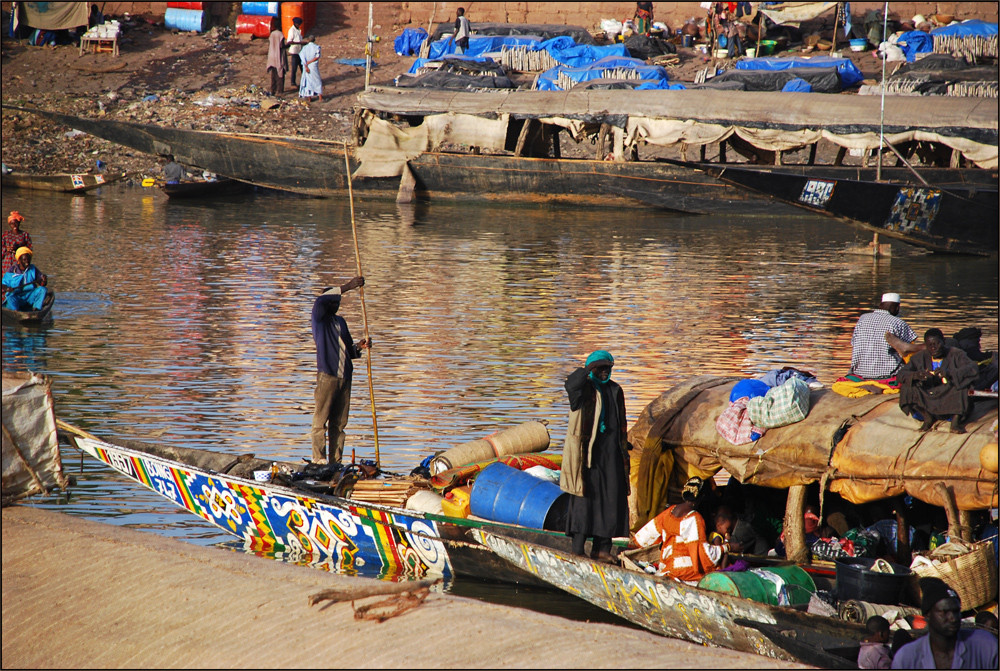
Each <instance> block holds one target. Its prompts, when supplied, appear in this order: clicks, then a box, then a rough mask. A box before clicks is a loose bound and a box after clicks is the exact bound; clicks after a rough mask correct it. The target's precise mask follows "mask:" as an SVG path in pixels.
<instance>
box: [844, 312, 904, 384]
mask: <svg viewBox="0 0 1000 671" xmlns="http://www.w3.org/2000/svg"><path fill="white" fill-rule="evenodd" d="M898 315H899V294H895V293H887V294H882V303H881V305H879V308H878V309H877V310H875V311H873V312H866V313H865V314H863V315H861V317H860V319H858V323H857V325H856V326H855V327H854V334H853V335H852V336H851V373H852V374H854V375H857V376H858V377H861V378H864V379H866V380H885V379H888V378H891V377H893V376H895V375H896V371H898V370H899V369H900V367H901V366H902V365H903V359H902V357H900V356H899V354H897V353H896V350H895V349H893V348H892V347H891V346H890V345H889V343H888V342H887V341H886V334H887V333H888V334H891V335H893V336H896V337H897V338H899V339H900V340H901V341H903V343H905V344H907V345H909V344H910V343H912V342H913V341H914V340H916V339H917V334H916V333H914V332H913V329H911V328H910V327H909V325H908V324H907V323H906V322H904V321H903V320H902V319H900V318H899V317H898ZM915 349H920V348H919V347H915ZM909 353H912V351H909Z"/></svg>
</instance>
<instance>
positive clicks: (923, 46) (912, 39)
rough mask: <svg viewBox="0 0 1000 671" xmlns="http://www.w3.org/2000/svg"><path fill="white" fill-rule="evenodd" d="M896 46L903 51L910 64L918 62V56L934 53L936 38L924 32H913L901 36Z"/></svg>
mask: <svg viewBox="0 0 1000 671" xmlns="http://www.w3.org/2000/svg"><path fill="white" fill-rule="evenodd" d="M896 46H897V47H899V48H900V49H902V50H903V55H905V56H906V61H907V62H908V63H913V62H914V61H915V60H917V54H922V53H928V52H931V51H934V38H933V37H931V36H930V35H928V34H927V33H925V32H924V31H922V30H911V31H909V32H905V33H903V34H902V35H900V36H899V38H898V39H897V40H896Z"/></svg>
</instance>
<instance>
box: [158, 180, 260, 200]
mask: <svg viewBox="0 0 1000 671" xmlns="http://www.w3.org/2000/svg"><path fill="white" fill-rule="evenodd" d="M250 188H251V185H249V184H247V183H245V182H240V181H238V180H235V179H229V178H228V177H220V178H219V179H216V180H205V179H199V180H192V181H190V182H177V183H174V184H171V183H164V184H162V185H160V190H161V191H163V193H164V194H166V196H167V198H181V199H184V198H213V197H217V196H231V195H233V194H237V193H243V192H244V191H247V190H248V189H250Z"/></svg>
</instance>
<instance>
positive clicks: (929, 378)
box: [899, 329, 979, 433]
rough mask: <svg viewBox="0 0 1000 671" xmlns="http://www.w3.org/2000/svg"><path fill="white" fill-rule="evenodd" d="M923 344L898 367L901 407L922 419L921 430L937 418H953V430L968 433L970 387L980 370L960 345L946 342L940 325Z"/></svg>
mask: <svg viewBox="0 0 1000 671" xmlns="http://www.w3.org/2000/svg"><path fill="white" fill-rule="evenodd" d="M924 346H925V348H924V349H923V350H921V351H920V352H917V353H916V354H914V355H913V356H912V357H910V360H909V362H908V363H907V364H906V365H905V366H903V368H902V370H900V371H899V381H900V383H901V385H902V387H901V389H900V393H899V407H900V409H901V410H902V411H903V412H905V413H906V414H907V415H910V416H912V417H914V418H916V419H920V420H922V421H923V423H922V424H921V425H920V431H930V430H931V428H932V427H933V426H934V422H936V421H938V420H942V419H951V432H952V433H965V427H964V423H965V420H966V419H967V418H968V415H969V410H970V409H971V408H972V398H971V397H970V396H969V390H970V389H972V385H973V383H974V382H975V381H976V376H977V375H978V374H979V370H978V368H977V367H976V364H975V363H973V361H972V359H970V358H969V355H967V354H966V353H965V352H963V351H962V350H961V349H959V348H958V347H947V346H946V345H945V344H944V334H943V333H942V332H941V329H928V330H927V333H925V334H924Z"/></svg>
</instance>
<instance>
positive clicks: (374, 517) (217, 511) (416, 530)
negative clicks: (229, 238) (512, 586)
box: [58, 421, 570, 586]
mask: <svg viewBox="0 0 1000 671" xmlns="http://www.w3.org/2000/svg"><path fill="white" fill-rule="evenodd" d="M58 423H59V426H60V428H62V429H63V435H64V436H65V438H66V440H67V441H68V442H69V443H70V444H72V445H74V446H75V447H77V448H78V449H80V450H82V451H83V452H85V453H87V454H89V455H90V456H92V457H94V458H95V459H97V460H98V461H100V462H102V463H104V464H106V465H108V466H110V467H111V468H112V469H114V470H116V471H118V472H119V473H121V474H122V475H124V476H125V477H127V478H128V479H130V480H133V481H134V482H137V483H139V484H140V485H142V486H144V487H147V488H148V489H150V490H152V491H154V492H156V493H157V494H160V495H161V496H163V497H164V498H166V499H167V500H168V501H171V502H172V503H174V504H175V505H178V506H180V507H181V508H184V509H185V510H187V511H188V512H191V513H193V514H195V515H197V516H198V517H201V518H202V519H204V520H205V521H207V522H209V523H210V524H213V525H215V526H216V527H218V528H219V529H221V530H222V531H224V532H226V533H228V534H232V535H233V536H235V537H236V538H239V539H241V540H242V541H243V544H244V546H245V547H246V548H247V549H249V550H253V551H264V552H280V551H287V552H294V553H296V554H298V555H300V556H301V555H312V556H315V557H317V558H320V559H322V560H324V561H326V560H329V562H330V564H331V565H333V566H335V567H336V568H338V569H340V570H345V571H351V570H358V569H361V568H362V567H363V569H364V570H365V571H367V572H377V573H380V574H383V575H389V574H395V575H406V576H411V577H412V576H417V577H419V576H424V575H443V576H463V577H469V578H476V579H481V580H488V581H495V582H509V583H520V584H528V585H535V586H539V585H544V583H541V582H540V581H538V580H537V579H536V578H535V577H534V576H531V575H530V574H527V573H525V572H523V571H520V570H518V569H515V568H513V567H511V566H510V565H509V564H507V562H505V561H502V560H500V559H499V558H497V557H496V556H495V555H493V554H492V553H491V552H490V551H489V550H487V549H486V548H485V547H483V546H482V545H481V544H479V543H477V542H474V540H473V539H472V537H471V531H472V530H473V529H479V528H483V529H491V530H493V531H497V532H503V533H505V534H507V535H509V536H513V537H516V538H523V539H526V540H530V541H532V542H535V543H539V544H543V545H551V546H553V547H559V548H563V549H569V547H570V543H569V539H568V538H567V537H566V536H565V535H563V534H558V533H554V532H548V531H543V530H538V529H528V528H525V527H519V526H515V525H509V524H501V523H495V522H488V521H481V520H473V519H464V518H455V517H448V516H445V515H438V514H433V513H426V512H422V511H418V510H409V509H404V508H398V507H393V506H386V505H378V504H372V503H362V502H359V501H356V500H352V499H349V498H345V497H342V496H334V495H330V494H327V493H322V492H323V491H326V489H327V488H326V487H325V486H323V485H320V484H318V483H315V482H311V481H309V480H308V479H304V480H300V481H292V482H286V481H281V482H283V483H284V484H282V483H279V482H277V481H275V482H261V481H258V480H256V479H255V478H254V471H261V470H263V471H266V470H270V469H271V466H272V464H274V463H275V462H273V461H270V460H264V459H257V458H255V457H254V456H253V455H245V456H241V457H236V456H234V455H230V454H224V453H219V452H211V451H208V450H199V449H193V448H175V447H167V446H161V445H152V444H148V443H143V442H138V441H132V440H118V441H116V442H114V443H112V442H108V441H104V440H100V439H98V438H96V437H95V436H92V435H90V434H88V433H87V432H85V431H82V430H80V429H78V428H75V427H72V426H71V425H68V424H66V423H64V422H61V421H60V422H58ZM288 466H292V467H294V468H299V467H296V466H294V465H292V464H289V465H288Z"/></svg>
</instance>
